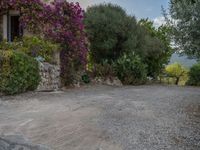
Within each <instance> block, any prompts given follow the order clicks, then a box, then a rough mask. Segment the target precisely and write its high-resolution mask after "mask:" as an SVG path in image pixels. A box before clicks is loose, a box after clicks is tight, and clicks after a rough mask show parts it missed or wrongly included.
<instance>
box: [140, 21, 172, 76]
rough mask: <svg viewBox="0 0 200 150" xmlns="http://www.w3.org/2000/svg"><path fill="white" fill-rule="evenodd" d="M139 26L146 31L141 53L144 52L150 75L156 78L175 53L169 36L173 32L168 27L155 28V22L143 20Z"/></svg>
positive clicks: (143, 55)
mask: <svg viewBox="0 0 200 150" xmlns="http://www.w3.org/2000/svg"><path fill="white" fill-rule="evenodd" d="M139 25H140V26H141V27H143V28H144V29H143V30H144V31H145V32H144V34H143V36H144V37H143V38H144V41H143V43H142V44H141V48H140V51H143V52H142V55H141V56H142V57H143V60H144V62H145V63H146V64H147V70H148V75H149V76H151V77H153V78H156V77H157V76H158V75H159V74H160V73H161V71H162V69H163V68H164V65H166V64H167V63H168V62H169V59H170V57H171V55H172V53H173V49H172V48H171V45H170V42H171V39H170V36H169V33H170V32H171V30H170V28H169V27H168V26H167V25H162V26H160V27H159V28H155V27H154V25H153V22H152V21H149V20H148V19H141V20H140V21H139Z"/></svg>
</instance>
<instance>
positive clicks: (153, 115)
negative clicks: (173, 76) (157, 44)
mask: <svg viewBox="0 0 200 150" xmlns="http://www.w3.org/2000/svg"><path fill="white" fill-rule="evenodd" d="M0 135H2V136H3V135H22V136H24V137H25V138H27V139H29V140H30V141H31V142H32V143H33V144H42V145H46V146H48V147H49V148H51V149H53V150H160V149H165V150H198V149H200V88H195V87H177V86H162V85H149V86H124V87H110V86H91V87H82V88H79V89H70V90H66V91H64V92H63V91H62V92H51V93H37V92H36V93H35V92H33V93H32V92H31V93H26V94H22V95H18V96H12V97H1V98H0Z"/></svg>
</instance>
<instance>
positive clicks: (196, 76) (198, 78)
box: [187, 63, 200, 86]
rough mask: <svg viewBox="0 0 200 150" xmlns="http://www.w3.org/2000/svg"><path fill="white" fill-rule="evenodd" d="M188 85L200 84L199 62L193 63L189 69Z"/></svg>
mask: <svg viewBox="0 0 200 150" xmlns="http://www.w3.org/2000/svg"><path fill="white" fill-rule="evenodd" d="M187 84H188V85H194V86H200V63H198V64H195V65H194V66H192V68H191V69H190V71H189V80H188V82H187Z"/></svg>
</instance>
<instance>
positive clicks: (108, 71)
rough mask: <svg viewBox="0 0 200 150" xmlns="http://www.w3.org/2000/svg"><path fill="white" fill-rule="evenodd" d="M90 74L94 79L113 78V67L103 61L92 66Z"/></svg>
mask: <svg viewBox="0 0 200 150" xmlns="http://www.w3.org/2000/svg"><path fill="white" fill-rule="evenodd" d="M92 73H93V76H94V77H103V78H109V77H114V76H115V70H114V68H113V65H111V64H109V63H108V62H107V61H103V62H102V63H101V64H94V65H93V70H92Z"/></svg>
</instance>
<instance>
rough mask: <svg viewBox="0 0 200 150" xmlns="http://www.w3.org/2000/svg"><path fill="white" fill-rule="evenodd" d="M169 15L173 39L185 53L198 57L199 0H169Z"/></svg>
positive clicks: (199, 44) (199, 30) (199, 49)
mask: <svg viewBox="0 0 200 150" xmlns="http://www.w3.org/2000/svg"><path fill="white" fill-rule="evenodd" d="M169 10H170V11H169V15H170V17H169V16H167V15H166V14H165V16H166V17H167V20H168V22H169V23H170V25H171V27H172V29H173V37H174V41H175V43H176V45H177V47H178V48H179V50H182V51H183V52H184V53H185V54H187V55H188V56H190V57H192V58H196V59H200V40H199V39H200V26H199V24H200V0H170V9H169Z"/></svg>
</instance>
